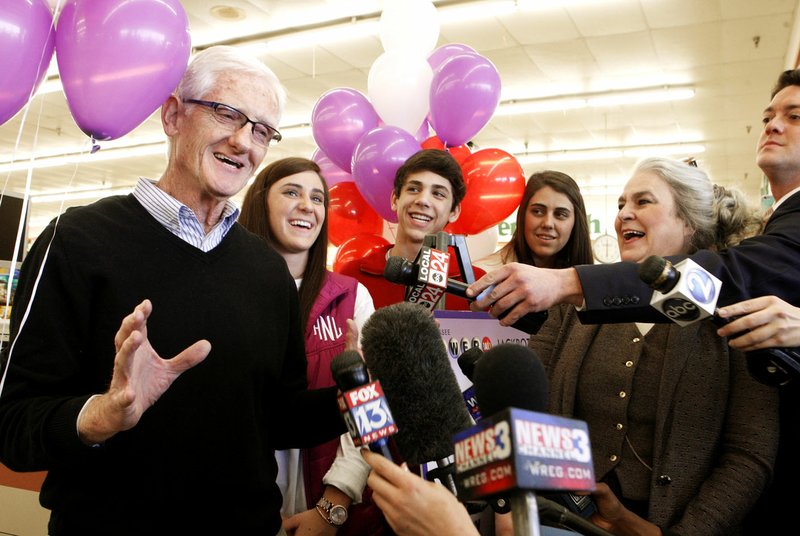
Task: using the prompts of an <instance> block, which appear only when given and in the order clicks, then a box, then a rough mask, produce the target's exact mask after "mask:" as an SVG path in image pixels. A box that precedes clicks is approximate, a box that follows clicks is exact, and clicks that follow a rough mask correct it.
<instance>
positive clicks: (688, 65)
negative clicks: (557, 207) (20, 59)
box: [0, 0, 798, 237]
mask: <svg viewBox="0 0 800 536" xmlns="http://www.w3.org/2000/svg"><path fill="white" fill-rule="evenodd" d="M218 1H219V2H220V4H216V5H215V4H214V3H213V2H208V1H207V0H183V1H182V5H183V7H184V9H185V10H186V12H187V14H188V17H189V25H190V30H191V35H192V44H193V46H194V47H195V48H196V49H200V48H204V47H207V46H210V45H212V44H215V43H227V44H239V43H243V42H245V41H248V40H251V39H255V38H266V39H267V43H269V42H270V41H275V42H276V43H277V42H279V41H280V39H279V38H285V36H287V35H293V34H295V33H297V32H299V31H302V30H303V29H304V28H308V27H311V26H325V25H326V24H329V22H326V21H333V22H337V23H339V24H353V25H362V24H364V23H370V22H371V23H372V26H373V28H374V30H373V32H372V33H371V34H369V35H360V32H356V31H348V32H347V33H348V35H350V36H351V37H350V38H349V39H345V40H342V39H340V38H339V39H333V38H330V39H329V38H326V37H320V36H319V34H308V35H307V36H303V38H302V39H300V40H299V43H300V44H299V45H296V46H288V45H287V46H283V47H276V48H275V49H272V50H270V49H269V47H268V46H267V47H262V48H260V49H255V48H254V49H248V50H253V53H254V54H258V55H259V57H260V58H261V59H262V60H263V61H264V62H265V63H266V64H267V65H268V66H269V67H270V68H272V70H273V71H275V73H276V74H277V75H278V77H279V78H280V80H281V81H282V82H283V84H284V85H285V86H286V88H287V91H288V94H289V100H288V105H287V107H286V111H285V113H284V117H283V120H282V122H281V125H280V127H281V130H282V131H286V132H287V134H288V133H291V132H292V131H294V133H293V134H292V135H287V136H286V138H285V139H284V140H283V141H282V142H281V143H280V144H277V145H273V146H271V147H270V149H269V153H268V155H267V159H266V161H265V163H268V162H270V161H272V160H275V159H278V158H282V157H285V156H290V155H299V156H307V157H310V156H311V155H312V153H313V152H314V150H315V149H316V144H315V142H314V140H313V138H312V136H311V134H310V129H308V128H305V129H300V128H291V127H292V126H297V125H308V124H309V123H310V120H311V110H312V108H313V106H314V104H315V103H316V101H317V100H318V99H319V97H320V96H321V95H322V94H323V93H324V92H325V91H327V90H329V89H332V88H337V87H349V88H354V89H357V90H359V91H361V92H363V93H364V94H367V76H368V73H369V71H370V67H371V65H372V64H373V62H374V61H375V60H376V59H377V58H378V57H379V56H380V55H381V54H382V53H383V47H382V45H381V40H380V36H379V33H378V27H379V25H378V24H377V21H378V19H379V16H380V13H381V10H382V8H383V5H384V2H379V1H368V0H277V1H276V0H271V1H261V0H227V1H225V0H218ZM387 1H388V0H387ZM397 1H404V0H397ZM222 2H225V3H224V4H222ZM51 4H52V5H53V6H58V5H59V4H58V3H57V2H56V0H51ZM434 4H435V5H436V7H437V14H438V16H439V20H440V32H439V40H438V45H443V44H447V43H461V44H466V45H469V46H471V47H472V48H474V49H475V50H476V51H477V52H479V53H480V54H481V55H483V56H485V57H486V58H488V59H489V60H490V61H491V62H492V63H493V64H494V65H495V66H496V67H497V69H498V71H499V73H500V79H501V83H502V94H501V106H502V105H503V102H504V101H510V100H515V99H516V100H519V99H530V98H543V97H551V96H559V95H564V94H578V93H597V92H606V91H610V90H619V89H626V88H637V87H655V86H676V85H678V86H689V87H691V88H693V89H694V90H695V95H694V97H693V98H690V99H687V100H679V101H672V102H660V103H649V104H636V103H634V102H628V103H625V104H614V105H610V106H602V107H595V108H583V109H577V110H559V111H550V112H538V113H526V114H519V115H501V114H499V113H495V115H494V116H493V117H492V119H491V120H490V121H489V123H488V124H487V125H486V126H485V127H484V128H483V129H482V130H481V131H480V132H479V133H478V134H477V135H476V136H475V137H474V140H473V141H474V143H475V144H476V145H477V146H478V147H480V148H491V147H494V148H499V149H503V150H505V151H507V152H509V153H512V154H515V155H521V154H523V153H525V152H535V153H543V152H547V153H548V154H549V155H550V156H549V158H550V160H549V161H544V162H541V161H540V162H528V160H526V159H525V158H523V157H522V156H519V158H520V162H521V163H522V164H523V167H524V168H525V171H526V174H530V173H532V172H534V171H536V170H540V169H545V168H551V169H558V170H561V171H564V172H566V173H568V174H570V175H572V176H573V177H574V178H575V179H576V180H578V182H579V184H581V186H582V188H583V189H584V191H585V193H586V195H587V196H589V197H590V196H604V197H606V198H610V199H612V200H613V201H612V203H615V200H616V197H617V195H618V193H619V191H620V190H621V185H622V184H623V183H624V181H625V179H626V175H627V173H628V172H629V170H630V168H631V166H632V165H633V164H634V163H635V161H636V156H633V155H628V156H617V157H615V158H601V155H599V154H596V155H595V156H592V157H590V158H589V159H584V160H574V159H566V160H562V159H559V154H561V158H563V157H564V155H565V154H569V153H563V152H564V151H568V150H575V149H587V148H603V147H613V148H620V147H627V146H640V145H654V144H661V143H672V144H675V143H686V144H689V143H690V144H691V145H699V146H701V147H700V149H697V148H695V149H696V150H694V151H692V152H693V153H694V154H693V156H696V157H697V160H698V162H699V165H700V167H702V168H703V169H705V170H706V171H707V172H708V173H709V174H710V175H711V177H712V179H713V180H714V181H715V182H717V183H719V184H723V185H726V186H736V187H738V188H739V189H741V190H742V191H744V192H745V193H746V194H747V195H748V196H749V197H750V198H751V199H752V200H753V201H755V202H757V201H758V199H759V197H760V195H761V194H762V193H764V192H763V188H764V187H765V186H764V184H765V181H764V178H763V176H762V174H761V172H760V170H759V169H758V167H757V166H756V165H755V163H754V154H755V145H756V141H757V139H758V135H759V128H760V123H759V121H760V117H761V115H760V114H761V111H762V110H763V108H764V107H765V106H766V104H767V102H768V101H769V92H770V88H771V87H772V85H773V83H774V81H775V79H776V78H777V75H778V74H779V73H780V72H781V71H782V70H784V69H786V68H789V67H793V66H794V65H795V64H796V58H797V55H798V43H797V40H798V37H797V36H796V35H795V32H797V31H798V30H797V29H796V28H795V24H796V22H795V21H796V19H797V16H798V0H759V1H755V0H583V1H575V0H569V1H567V0H563V1H557V0H538V1H527V2H526V1H525V0H517V1H516V2H514V1H509V0H506V1H505V2H503V1H500V2H487V1H472V2H470V1H442V2H434ZM464 6H468V7H471V8H473V9H476V10H477V12H478V15H477V16H475V15H474V14H473V16H472V17H471V18H465V16H464V13H463V8H464ZM459 10H461V11H459ZM351 28H352V27H351ZM408 38H409V39H414V36H413V35H409V37H408ZM438 45H437V46H438ZM50 78H51V79H57V69H56V59H55V57H54V59H53V61H52V63H51V76H50ZM23 110H24V109H23ZM23 119H24V121H23ZM304 132H305V134H303V133H304ZM162 137H163V132H162V131H161V126H160V120H159V118H158V114H157V112H156V113H154V114H153V115H152V116H151V117H150V118H149V119H147V120H146V121H145V122H144V123H143V124H142V125H141V126H139V127H137V128H136V129H134V130H133V131H132V132H130V133H129V134H126V135H125V136H122V137H121V138H119V139H118V140H115V141H113V142H101V143H100V145H101V150H100V151H99V152H98V153H96V154H95V155H86V154H84V158H85V159H84V161H82V162H79V163H70V164H64V165H61V166H54V167H47V168H34V169H33V171H32V174H31V180H30V182H31V183H30V193H31V195H32V196H33V197H32V199H33V203H32V205H31V212H30V233H29V234H30V236H31V237H33V236H36V235H37V234H38V232H39V231H40V229H41V228H42V227H43V226H44V225H45V224H46V223H47V221H49V220H50V219H51V218H53V217H54V216H55V215H56V214H58V213H59V212H60V211H62V210H63V209H64V208H66V207H67V206H69V205H73V204H86V203H88V202H91V201H93V200H94V199H96V198H97V197H99V195H100V194H98V193H89V194H87V197H86V198H84V199H81V200H73V201H69V202H64V203H63V204H62V202H45V201H42V200H41V199H43V198H38V196H39V195H42V194H52V193H62V192H77V191H84V190H98V189H113V190H114V191H115V192H116V191H117V189H120V188H131V187H132V186H133V185H134V184H135V182H136V179H137V177H139V176H147V177H151V178H158V176H159V175H160V173H161V171H162V170H163V168H164V165H165V159H164V156H163V154H161V153H159V154H150V155H147V156H141V157H129V158H124V159H115V160H109V161H100V159H99V158H95V159H92V157H94V156H97V155H102V153H103V149H104V148H106V149H108V148H112V147H114V146H115V145H128V144H136V143H139V142H142V143H144V142H149V143H151V142H152V141H153V140H155V139H161V138H162ZM18 139H19V143H18V142H17V140H18ZM34 143H36V145H35V149H34ZM88 146H89V140H88V138H87V136H86V135H84V134H83V133H82V132H81V131H80V129H79V128H78V127H77V126H76V124H75V122H74V120H73V119H72V116H71V115H70V113H69V110H68V108H67V105H66V100H65V97H64V95H63V93H62V92H61V91H56V92H50V93H45V92H43V91H41V90H40V91H39V92H38V93H37V95H36V96H35V97H34V98H33V99H32V101H31V103H30V104H29V106H28V111H27V114H24V113H23V112H22V111H21V112H20V113H18V114H17V115H16V116H15V117H14V118H12V119H11V120H9V121H7V122H6V123H5V124H3V125H2V126H0V169H6V168H3V164H4V163H5V164H7V163H9V162H17V163H19V162H25V161H27V160H29V158H30V153H31V151H32V150H33V153H34V155H39V156H41V155H53V154H63V153H81V152H83V153H86V151H87V148H88ZM653 151H655V149H653ZM680 151H681V150H680V149H679V150H678V152H677V153H676V154H675V156H676V157H684V156H692V155H689V154H680ZM540 156H541V155H540ZM25 167H26V169H21V170H18V171H11V172H9V171H3V172H2V173H0V187H2V188H4V191H9V192H24V191H25V188H26V178H27V177H28V170H27V164H25ZM3 185H4V186H3ZM90 196H91V197H90Z"/></svg>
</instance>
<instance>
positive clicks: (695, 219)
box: [633, 157, 758, 253]
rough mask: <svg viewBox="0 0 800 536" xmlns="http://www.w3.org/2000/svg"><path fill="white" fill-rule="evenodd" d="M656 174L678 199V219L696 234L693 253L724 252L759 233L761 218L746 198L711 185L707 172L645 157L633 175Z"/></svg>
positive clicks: (692, 247)
mask: <svg viewBox="0 0 800 536" xmlns="http://www.w3.org/2000/svg"><path fill="white" fill-rule="evenodd" d="M640 172H649V173H653V174H655V175H656V176H658V177H660V178H661V179H662V180H663V181H664V182H666V183H667V186H669V188H670V190H672V193H673V195H674V199H675V210H676V212H677V216H678V217H679V218H680V219H681V220H683V221H684V222H685V223H686V224H687V225H688V226H689V227H691V229H692V230H693V231H694V232H693V233H692V237H691V238H690V240H689V253H693V252H695V251H697V250H698V249H715V250H719V249H723V248H726V247H729V246H732V245H734V244H736V243H738V242H740V241H741V240H742V239H743V238H746V237H747V236H751V235H752V234H755V232H757V231H758V219H757V217H756V216H755V213H754V211H753V210H752V209H750V208H749V207H748V206H747V204H746V202H745V199H744V196H743V195H742V194H741V193H740V192H738V191H737V190H733V189H730V188H728V189H726V188H723V187H721V186H717V185H714V184H712V183H711V179H710V178H709V177H708V175H707V174H706V172H705V171H703V170H702V169H700V168H697V167H695V166H692V165H689V164H687V163H685V162H682V161H680V160H673V159H670V158H662V157H651V158H645V159H643V160H641V161H639V163H637V164H636V166H635V167H634V170H633V174H636V173H640Z"/></svg>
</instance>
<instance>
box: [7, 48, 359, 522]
mask: <svg viewBox="0 0 800 536" xmlns="http://www.w3.org/2000/svg"><path fill="white" fill-rule="evenodd" d="M285 98H286V97H285V93H284V90H283V88H282V86H281V84H280V83H279V81H278V79H277V78H276V77H275V75H274V74H273V73H272V71H270V70H269V69H268V68H266V67H265V66H264V65H263V64H261V63H260V62H257V61H255V60H253V59H250V58H247V57H245V56H242V55H241V53H240V52H237V51H236V50H235V49H232V48H229V47H213V48H210V49H208V50H205V51H203V52H201V53H200V54H199V55H198V56H197V57H196V58H195V60H194V61H193V62H192V63H191V64H190V65H189V67H188V69H187V71H186V74H185V75H184V77H183V80H182V81H181V83H180V85H179V86H178V88H177V89H176V91H175V93H174V94H173V95H171V96H170V97H169V98H168V99H167V100H166V101H165V102H164V104H163V105H162V108H161V119H162V123H163V127H164V132H165V133H166V134H167V136H168V137H169V157H168V163H167V167H166V169H165V171H164V173H163V174H162V175H161V177H160V178H159V179H158V180H150V179H144V178H142V179H140V180H139V182H138V184H137V186H136V189H135V191H134V192H133V193H132V194H131V195H128V196H118V197H111V198H106V199H104V200H101V201H98V202H97V203H94V204H92V205H88V206H86V207H81V208H76V209H71V210H68V211H67V212H66V213H65V214H63V215H62V216H61V217H60V218H59V219H58V220H56V221H54V222H52V223H51V224H50V226H48V227H47V229H46V230H45V231H44V232H42V234H41V235H40V237H39V238H38V239H37V241H36V243H35V244H34V245H33V247H32V249H31V251H30V253H29V254H28V256H27V257H26V259H25V262H24V264H23V268H22V271H21V277H20V282H19V287H18V290H17V303H16V304H15V307H14V316H13V317H12V333H11V336H12V343H11V345H9V346H7V347H6V348H5V349H4V351H3V354H2V361H0V365H2V368H3V376H2V382H0V389H1V390H2V391H1V392H0V461H2V462H3V463H4V464H6V465H7V466H8V467H10V468H11V469H13V470H17V471H40V470H46V471H47V472H48V474H47V478H46V480H45V482H44V485H43V487H42V491H41V494H40V502H41V504H42V505H43V506H44V507H45V508H48V509H50V510H51V511H52V513H51V517H50V523H49V534H51V535H53V536H59V535H65V534H81V535H90V534H104V535H108V534H114V535H127V534H131V535H133V534H136V535H142V534H148V535H153V534H267V535H272V534H280V533H281V532H282V530H281V528H280V526H281V518H280V514H279V508H280V505H281V497H280V491H279V490H278V487H277V486H276V484H275V475H276V465H275V458H274V456H273V453H272V451H273V450H274V449H286V448H290V447H295V448H303V447H308V446H312V445H315V444H317V443H320V442H322V441H324V440H328V439H331V438H335V437H337V436H338V435H340V434H341V433H343V432H344V431H345V428H344V426H343V424H342V421H341V419H340V417H339V415H338V409H337V406H336V400H335V395H336V393H335V388H330V389H325V390H318V391H310V390H307V389H306V378H305V369H306V363H305V357H304V351H303V328H304V326H301V325H300V315H299V309H298V299H297V291H296V288H295V283H294V281H293V280H292V278H291V276H290V274H289V272H288V270H287V268H286V264H285V263H284V261H283V259H282V258H281V257H280V256H279V255H278V254H277V253H275V252H274V251H273V250H272V249H271V248H269V247H268V246H267V245H266V244H265V243H264V242H263V241H262V240H261V239H260V238H258V237H256V236H255V235H253V234H251V233H249V232H247V231H246V230H245V229H244V228H243V227H241V226H240V225H238V224H237V223H236V217H237V215H238V213H239V210H238V208H236V207H235V206H234V204H233V203H231V201H230V198H231V197H232V196H233V195H235V194H236V193H238V192H239V191H240V190H241V189H242V188H243V187H244V186H245V184H246V183H247V180H248V179H249V178H250V177H251V176H252V175H253V173H254V172H255V170H256V168H257V167H258V166H259V165H260V164H261V161H262V160H263V159H264V156H265V155H266V152H267V148H268V146H269V144H270V142H273V141H275V142H276V141H279V140H280V134H279V133H278V131H277V130H276V128H275V126H274V125H277V124H278V121H279V120H280V116H281V111H282V109H283V106H284V102H285ZM120 322H121V324H120Z"/></svg>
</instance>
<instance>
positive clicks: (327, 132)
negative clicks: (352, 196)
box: [311, 88, 379, 173]
mask: <svg viewBox="0 0 800 536" xmlns="http://www.w3.org/2000/svg"><path fill="white" fill-rule="evenodd" d="M378 121H379V118H378V113H377V112H376V111H375V108H373V107H372V104H371V103H370V102H369V100H368V99H367V97H366V96H365V95H364V94H363V93H361V92H360V91H356V90H355V89H350V88H335V89H331V90H330V91H327V92H325V93H324V94H323V95H322V96H321V97H320V98H319V100H318V101H317V103H316V104H315V105H314V109H313V110H312V111H311V133H312V134H313V136H314V141H316V142H317V145H318V146H319V148H320V149H322V151H323V152H324V153H325V154H326V155H327V156H328V158H330V159H331V161H332V162H333V163H334V164H336V165H337V166H339V167H340V168H341V169H343V170H345V171H347V172H348V173H349V172H351V170H352V167H351V166H352V158H353V150H354V149H355V147H356V143H358V140H359V138H361V136H363V135H364V134H366V133H367V132H368V131H370V130H372V129H373V128H375V127H377V126H378Z"/></svg>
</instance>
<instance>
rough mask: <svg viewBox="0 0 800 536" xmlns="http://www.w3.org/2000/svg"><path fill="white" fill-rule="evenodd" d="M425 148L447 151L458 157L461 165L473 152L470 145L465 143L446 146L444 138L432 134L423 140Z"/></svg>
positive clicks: (457, 159)
mask: <svg viewBox="0 0 800 536" xmlns="http://www.w3.org/2000/svg"><path fill="white" fill-rule="evenodd" d="M422 148H423V149H439V150H441V151H447V152H448V153H450V155H451V156H452V157H453V158H455V159H456V162H458V163H459V164H460V165H461V164H463V163H464V160H466V159H467V158H469V156H470V155H471V154H472V151H471V150H470V148H469V146H468V145H467V144H466V143H465V144H464V145H456V146H454V147H445V145H444V143H443V142H442V140H440V139H439V138H438V137H436V136H431V137H430V138H428V139H427V140H425V141H423V142H422Z"/></svg>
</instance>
